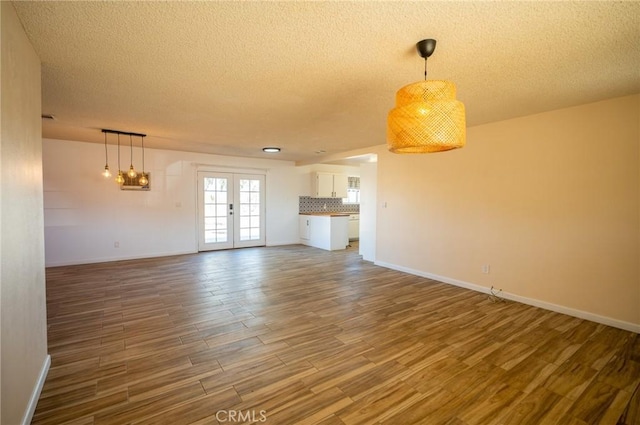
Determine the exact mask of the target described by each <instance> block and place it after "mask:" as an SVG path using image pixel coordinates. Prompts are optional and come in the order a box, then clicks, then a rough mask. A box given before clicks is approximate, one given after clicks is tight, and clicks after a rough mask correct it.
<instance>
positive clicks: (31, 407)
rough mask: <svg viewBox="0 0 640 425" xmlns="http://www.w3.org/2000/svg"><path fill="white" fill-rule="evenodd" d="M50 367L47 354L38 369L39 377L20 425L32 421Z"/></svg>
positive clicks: (25, 424)
mask: <svg viewBox="0 0 640 425" xmlns="http://www.w3.org/2000/svg"><path fill="white" fill-rule="evenodd" d="M50 366H51V356H50V355H49V354H47V357H45V358H44V362H43V363H42V368H41V369H40V375H38V381H36V386H35V387H34V388H33V392H32V393H31V398H30V399H29V404H28V405H27V410H26V411H25V412H24V417H23V418H22V425H29V424H30V423H31V420H32V419H33V414H34V413H35V411H36V406H37V405H38V399H39V398H40V393H41V392H42V387H44V381H45V380H46V379H47V374H48V373H49V367H50Z"/></svg>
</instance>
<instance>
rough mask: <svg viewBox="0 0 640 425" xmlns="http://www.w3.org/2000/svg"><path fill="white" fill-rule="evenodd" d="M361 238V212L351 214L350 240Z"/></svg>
mask: <svg viewBox="0 0 640 425" xmlns="http://www.w3.org/2000/svg"><path fill="white" fill-rule="evenodd" d="M358 239H360V214H349V240H350V241H355V240H358Z"/></svg>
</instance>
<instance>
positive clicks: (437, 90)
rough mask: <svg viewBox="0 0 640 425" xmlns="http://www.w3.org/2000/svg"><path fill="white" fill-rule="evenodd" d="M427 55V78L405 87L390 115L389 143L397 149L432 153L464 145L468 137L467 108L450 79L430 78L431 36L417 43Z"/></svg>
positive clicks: (425, 63) (432, 48)
mask: <svg viewBox="0 0 640 425" xmlns="http://www.w3.org/2000/svg"><path fill="white" fill-rule="evenodd" d="M416 47H417V49H418V52H419V53H420V56H422V57H423V58H424V81H418V82H417V83H413V84H409V85H407V86H404V87H402V88H401V89H400V90H398V92H397V93H396V105H395V106H396V107H395V108H393V109H392V110H391V111H389V115H388V116H387V146H388V148H389V150H390V151H391V152H394V153H431V152H442V151H448V150H451V149H456V148H461V147H463V146H464V145H465V143H466V139H467V127H466V119H465V108H464V105H463V104H462V102H460V101H458V100H456V86H455V84H454V83H452V82H450V81H444V80H427V58H428V57H429V56H431V54H432V53H433V51H434V50H435V47H436V41H435V40H432V39H427V40H422V41H420V42H418V43H417V45H416Z"/></svg>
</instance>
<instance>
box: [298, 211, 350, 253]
mask: <svg viewBox="0 0 640 425" xmlns="http://www.w3.org/2000/svg"><path fill="white" fill-rule="evenodd" d="M299 224H300V243H301V244H303V245H309V246H313V247H316V248H321V249H326V250H328V251H335V250H338V249H345V248H346V247H347V245H349V216H348V215H345V214H337V215H336V214H320V215H300V221H299Z"/></svg>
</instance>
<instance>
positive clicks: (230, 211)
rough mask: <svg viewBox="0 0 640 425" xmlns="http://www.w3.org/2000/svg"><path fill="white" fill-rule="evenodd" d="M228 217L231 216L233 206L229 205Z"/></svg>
mask: <svg viewBox="0 0 640 425" xmlns="http://www.w3.org/2000/svg"><path fill="white" fill-rule="evenodd" d="M229 215H233V204H229Z"/></svg>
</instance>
